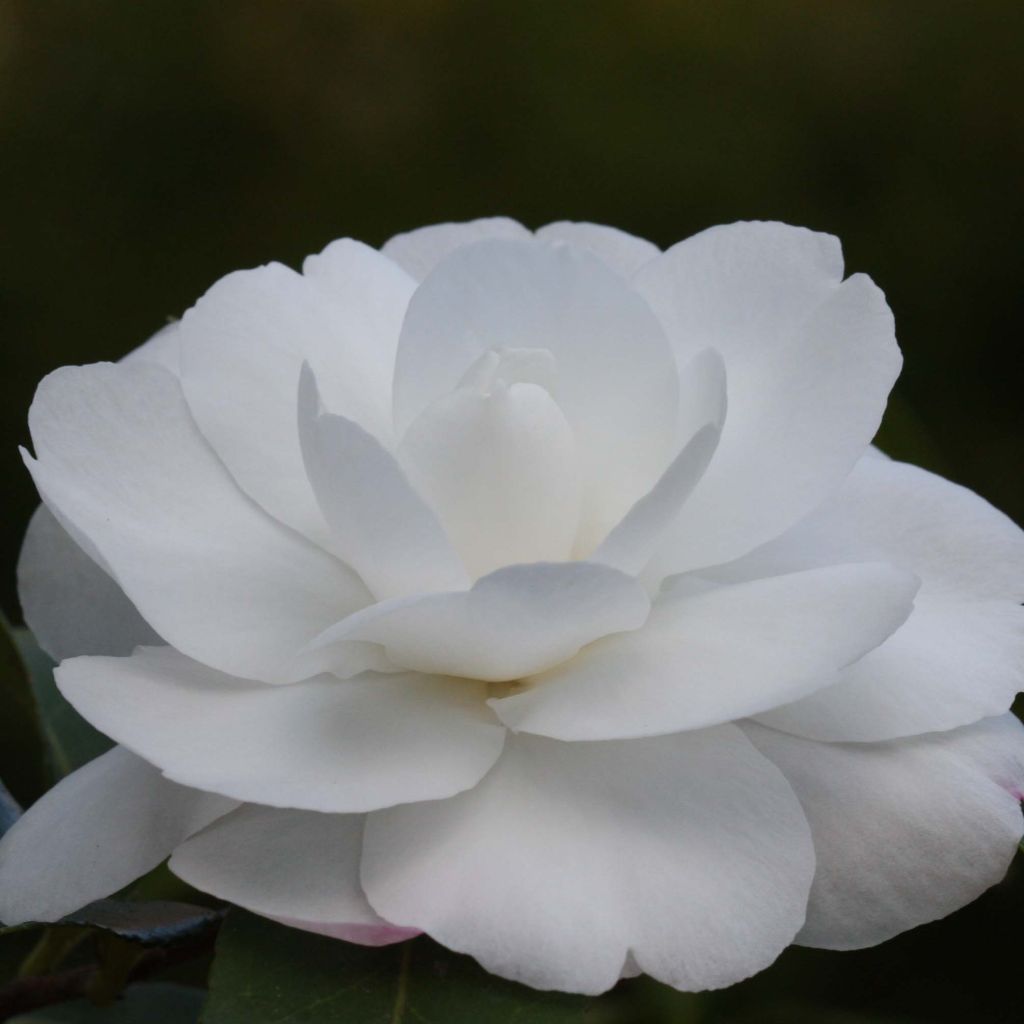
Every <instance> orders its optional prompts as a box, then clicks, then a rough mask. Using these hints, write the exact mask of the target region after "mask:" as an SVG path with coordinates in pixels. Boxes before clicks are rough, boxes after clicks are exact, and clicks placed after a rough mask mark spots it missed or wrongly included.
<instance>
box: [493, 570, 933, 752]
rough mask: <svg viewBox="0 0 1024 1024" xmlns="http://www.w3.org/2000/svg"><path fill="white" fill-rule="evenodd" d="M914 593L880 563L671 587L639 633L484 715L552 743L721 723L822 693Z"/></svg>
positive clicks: (555, 672)
mask: <svg viewBox="0 0 1024 1024" xmlns="http://www.w3.org/2000/svg"><path fill="white" fill-rule="evenodd" d="M684 582H685V581H684ZM916 589H917V579H916V577H914V576H913V575H911V574H909V573H906V572H903V571H901V570H898V569H893V568H892V567H890V566H888V565H885V564H884V563H873V564H864V565H841V566H833V567H831V568H827V569H811V570H808V571H806V572H800V573H793V574H791V575H788V576H777V577H774V578H772V579H765V580H754V581H752V582H749V583H738V584H734V585H732V586H721V587H705V586H696V587H694V586H685V585H684V586H680V587H679V588H678V589H677V590H676V591H675V592H669V593H667V594H664V595H662V597H660V598H659V599H658V601H657V602H656V603H655V605H654V608H653V609H652V611H651V616H650V618H649V619H648V621H647V624H646V625H645V626H644V627H643V628H642V629H639V630H637V631H636V632H633V633H626V634H623V635H621V636H617V637H608V638H607V639H604V640H599V641H598V642H597V643H594V644H591V645H590V646H589V647H588V648H587V649H586V650H584V651H582V652H580V654H579V655H578V656H577V657H575V658H573V660H572V661H570V662H567V663H566V664H564V665H559V666H558V667H556V668H554V669H551V670H550V671H548V672H546V673H544V674H543V675H541V676H538V677H536V678H534V679H532V680H530V681H529V683H530V688H529V689H527V690H525V691H524V692H522V693H519V694H516V695H514V696H511V697H504V698H501V699H499V700H492V701H491V706H492V707H493V708H494V710H495V711H496V712H497V714H498V715H499V717H500V718H501V720H502V721H503V722H505V724H506V725H508V726H510V727H511V728H513V729H517V730H523V731H525V732H533V733H539V734H542V735H545V736H554V737H557V738H558V739H563V740H602V739H617V738H626V737H631V736H652V735H659V734H662V733H668V732H676V731H678V730H681V729H699V728H702V727H704V726H708V725H714V724H716V723H718V722H728V721H731V720H733V719H736V718H742V717H744V716H746V715H751V714H755V713H756V712H758V711H763V710H765V709H766V708H769V707H774V706H775V705H777V704H780V703H784V702H786V701H789V700H792V699H794V698H795V697H797V696H802V695H803V694H805V693H809V692H811V691H813V690H815V689H818V688H820V687H822V686H825V685H827V684H828V683H829V682H830V681H832V680H834V679H835V676H836V673H837V672H838V671H839V670H840V669H841V668H842V667H843V666H845V665H848V664H849V663H850V662H851V661H853V660H854V659H856V658H859V657H861V656H862V655H863V654H864V653H865V652H866V651H869V650H871V649H872V648H874V647H877V646H878V644H880V643H881V642H882V641H883V640H884V639H885V638H886V637H887V636H889V635H890V634H891V633H892V632H893V631H894V630H896V629H898V628H899V626H900V624H901V623H902V622H903V621H904V620H905V619H906V617H907V615H908V614H909V613H910V609H911V606H912V603H913V599H914V592H915V591H916Z"/></svg>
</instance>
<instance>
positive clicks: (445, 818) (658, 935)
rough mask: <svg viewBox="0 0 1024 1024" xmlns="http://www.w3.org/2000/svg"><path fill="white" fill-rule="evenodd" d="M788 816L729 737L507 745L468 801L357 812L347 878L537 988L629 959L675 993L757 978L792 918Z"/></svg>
mask: <svg viewBox="0 0 1024 1024" xmlns="http://www.w3.org/2000/svg"><path fill="white" fill-rule="evenodd" d="M813 873H814V854H813V850H812V848H811V843H810V837H809V835H808V831H807V825H806V822H805V821H804V818H803V815H802V813H801V812H800V807H799V804H798V803H797V801H796V799H795V798H794V796H793V794H792V791H791V790H790V789H789V787H788V786H787V785H786V783H785V781H784V780H783V779H782V777H781V775H780V774H779V773H777V772H776V770H775V769H774V768H773V766H772V765H771V764H770V763H769V762H768V761H766V760H765V759H764V758H762V757H761V756H760V755H759V754H758V753H757V752H756V751H755V750H754V749H753V747H752V746H751V745H750V744H749V743H747V742H746V741H745V740H744V738H743V736H742V733H741V732H740V731H739V730H738V729H737V728H736V727H735V726H731V725H729V726H722V727H720V728H717V729H710V730H707V731H704V732H698V733H688V734H686V735H685V736H672V737H662V738H658V739H647V740H633V741H630V742H628V743H558V742H555V741H551V740H544V739H539V738H537V737H527V736H517V737H514V738H510V739H509V743H508V745H507V747H506V751H505V753H504V754H503V755H502V757H501V759H500V760H499V761H498V764H497V765H495V767H494V768H493V769H492V771H491V772H490V773H489V774H488V775H487V777H486V778H485V779H484V780H483V781H482V782H481V783H480V785H478V786H477V787H476V788H475V789H473V790H471V791H469V792H468V793H464V794H462V795H460V796H457V797H455V798H453V799H451V800H445V801H443V802H437V803H425V804H418V805H415V806H408V807H396V808H392V809H390V810H387V811H382V812H378V813H375V814H371V815H370V816H369V818H368V820H367V825H366V836H365V840H364V849H363V864H362V881H363V886H364V889H365V891H366V893H367V896H368V898H369V900H370V903H371V904H372V905H373V907H374V908H375V909H376V910H377V912H378V913H380V914H382V915H383V916H384V917H386V918H387V919H388V920H392V921H403V922H405V923H406V924H407V925H409V926H416V927H419V928H422V929H423V930H424V931H426V932H428V933H429V934H430V935H431V936H432V937H433V938H435V939H436V940H437V941H439V942H441V943H442V944H444V945H445V946H448V947H449V948H451V949H454V950H458V951H460V952H465V953H470V954H471V955H472V956H474V957H475V958H476V959H477V960H479V961H480V962H481V963H482V964H483V965H484V967H485V968H486V969H487V970H489V971H491V972H492V973H494V974H498V975H501V976H502V977H506V978H512V979H514V980H516V981H522V982H525V983H526V984H528V985H533V986H535V987H537V988H543V989H548V988H555V989H563V990H568V991H576V992H586V993H598V992H602V991H604V990H605V989H608V988H610V987H611V986H612V985H614V984H615V982H616V981H618V979H619V975H620V972H621V971H622V970H623V967H624V965H625V963H626V959H627V954H629V953H630V952H632V956H633V958H634V960H635V962H636V965H637V966H638V967H639V968H640V969H641V970H642V971H644V972H645V973H647V974H650V975H652V976H653V977H655V978H657V979H658V980H660V981H664V982H667V983H668V984H670V985H674V986H675V987H676V988H681V989H705V988H717V987H721V986H723V985H728V984H731V983H733V982H735V981H739V980H740V979H741V978H744V977H747V976H748V975H750V974H753V973H754V972H755V971H758V970H760V969H761V968H763V967H766V966H767V965H768V964H769V963H771V961H772V960H774V959H775V957H776V956H777V955H778V954H779V953H780V952H781V950H782V949H783V948H784V947H785V946H786V945H787V944H788V943H789V942H790V941H791V940H792V937H793V936H794V934H795V933H796V932H797V930H798V929H799V928H800V925H801V923H802V922H803V918H804V907H805V902H806V898H807V892H808V889H809V887H810V883H811V877H812V875H813Z"/></svg>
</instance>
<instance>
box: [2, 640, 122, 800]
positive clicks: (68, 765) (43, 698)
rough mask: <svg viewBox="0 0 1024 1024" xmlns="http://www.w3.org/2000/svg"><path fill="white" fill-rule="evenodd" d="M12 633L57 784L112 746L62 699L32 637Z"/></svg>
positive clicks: (47, 661) (48, 662)
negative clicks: (27, 677) (26, 669)
mask: <svg viewBox="0 0 1024 1024" xmlns="http://www.w3.org/2000/svg"><path fill="white" fill-rule="evenodd" d="M11 632H12V634H13V636H14V640H15V642H16V644H17V647H18V651H19V652H20V655H21V659H22V661H23V662H24V664H25V665H26V666H27V667H28V672H29V680H30V683H31V687H32V693H33V695H34V696H35V703H36V707H37V708H38V712H39V719H40V722H41V725H42V732H43V735H44V736H45V738H46V749H47V753H48V760H49V763H50V767H51V773H52V778H53V781H57V780H58V779H61V778H63V777H64V776H65V775H69V774H70V773H71V772H73V771H74V770H75V769H76V768H81V767H82V765H83V764H86V763H87V762H89V761H91V760H92V759H93V758H96V757H99V756H100V754H103V753H105V752H106V751H108V750H109V749H110V748H111V747H112V746H113V745H114V744H113V743H112V742H111V740H109V739H107V737H106V736H104V735H103V733H101V732H98V731H97V730H96V729H94V728H93V727H92V726H91V725H90V724H89V723H88V722H87V721H86V720H85V719H84V718H82V716H81V715H80V714H79V713H78V712H77V711H76V710H75V709H74V708H73V707H72V706H71V705H70V704H69V703H68V702H67V701H66V700H65V699H64V697H63V696H62V695H61V692H60V690H58V689H57V684H56V683H55V682H54V681H53V668H54V663H53V660H52V659H51V658H50V657H49V656H48V655H47V654H46V653H45V652H44V651H42V650H41V649H40V647H39V645H38V644H37V643H36V642H35V640H34V639H33V638H32V634H31V633H30V632H29V631H28V630H27V629H24V628H19V629H14V630H12V631H11ZM44 788H45V787H44Z"/></svg>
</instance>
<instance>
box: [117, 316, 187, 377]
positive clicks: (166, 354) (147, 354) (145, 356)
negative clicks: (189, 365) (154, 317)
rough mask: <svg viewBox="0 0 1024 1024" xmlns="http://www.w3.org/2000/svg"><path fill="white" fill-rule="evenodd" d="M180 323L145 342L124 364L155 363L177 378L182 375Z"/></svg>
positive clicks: (123, 361) (166, 328)
mask: <svg viewBox="0 0 1024 1024" xmlns="http://www.w3.org/2000/svg"><path fill="white" fill-rule="evenodd" d="M179 327H180V321H178V320H173V321H172V322H171V323H169V324H166V325H164V326H163V327H161V328H160V330H159V331H157V332H156V334H154V335H153V336H152V337H151V338H148V339H147V340H146V341H144V342H143V343H142V344H141V345H139V347H138V348H134V349H132V350H131V352H129V353H128V355H126V356H125V357H124V358H123V359H122V360H121V362H122V363H134V362H142V363H155V364H156V365H157V366H162V367H163V368H164V369H165V370H170V371H171V373H173V374H174V375H175V377H177V376H179V375H180V374H181V336H180V335H179V333H178V332H179Z"/></svg>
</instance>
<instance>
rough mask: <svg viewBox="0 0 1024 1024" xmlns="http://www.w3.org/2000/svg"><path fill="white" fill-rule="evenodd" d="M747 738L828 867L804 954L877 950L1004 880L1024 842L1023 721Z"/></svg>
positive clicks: (813, 905)
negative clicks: (880, 736)
mask: <svg viewBox="0 0 1024 1024" xmlns="http://www.w3.org/2000/svg"><path fill="white" fill-rule="evenodd" d="M745 729H746V731H747V733H748V735H749V736H750V738H751V739H752V740H753V742H754V744H755V745H756V746H757V747H758V749H759V750H761V752H762V753H764V754H765V756H766V757H769V758H770V759H771V760H772V761H774V762H775V764H777V765H778V766H779V767H780V768H781V769H782V771H783V774H785V776H786V778H787V779H788V780H789V782H790V785H792V787H793V789H794V790H795V791H796V794H797V796H798V797H799V798H800V802H801V804H802V805H803V808H804V812H805V813H806V815H807V819H808V821H809V822H810V826H811V834H812V835H813V837H814V848H815V852H816V854H817V861H818V868H817V872H816V874H815V878H814V885H813V887H812V889H811V898H810V903H809V906H808V910H807V924H806V925H805V926H804V929H803V931H802V932H801V933H800V935H799V936H798V941H799V942H800V943H802V944H803V945H806V946H821V947H824V948H826V949H858V948H860V947H862V946H873V945H874V944H875V943H878V942H882V941H884V940H885V939H888V938H891V937H892V936H893V935H897V934H899V933H900V932H903V931H906V930H907V929H908V928H913V927H915V926H916V925H919V924H923V923H925V922H926V921H934V920H935V919H937V918H940V917H945V915H946V914H949V913H951V912H952V911H954V910H956V909H957V908H959V907H962V906H963V905H964V904H966V903H969V902H971V900H973V899H975V898H976V897H978V896H980V895H981V893H982V892H984V891H985V890H986V889H987V888H989V886H991V885H994V884H995V883H996V882H998V881H999V880H1000V879H1001V878H1002V877H1003V875H1004V874H1005V873H1006V869H1007V868H1008V867H1009V865H1010V861H1011V860H1012V859H1013V856H1014V853H1015V852H1016V849H1017V844H1018V842H1019V841H1020V838H1021V835H1022V833H1024V820H1022V818H1021V812H1020V800H1021V795H1022V791H1024V728H1022V727H1021V724H1020V722H1018V721H1017V719H1016V718H1014V717H1013V715H1002V716H1000V717H999V718H989V719H986V720H984V721H982V722H979V723H977V724H975V725H971V726H966V727H965V728H962V729H957V730H955V731H952V732H945V733H933V734H931V735H928V736H922V737H917V738H913V739H907V740H901V741H895V742H889V743H878V744H853V743H817V742H814V741H813V740H806V739H800V738H797V737H795V736H787V735H786V734H785V733H780V732H775V731H774V730H771V729H765V728H762V727H760V726H757V725H754V724H753V723H750V724H748V725H746V726H745Z"/></svg>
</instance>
